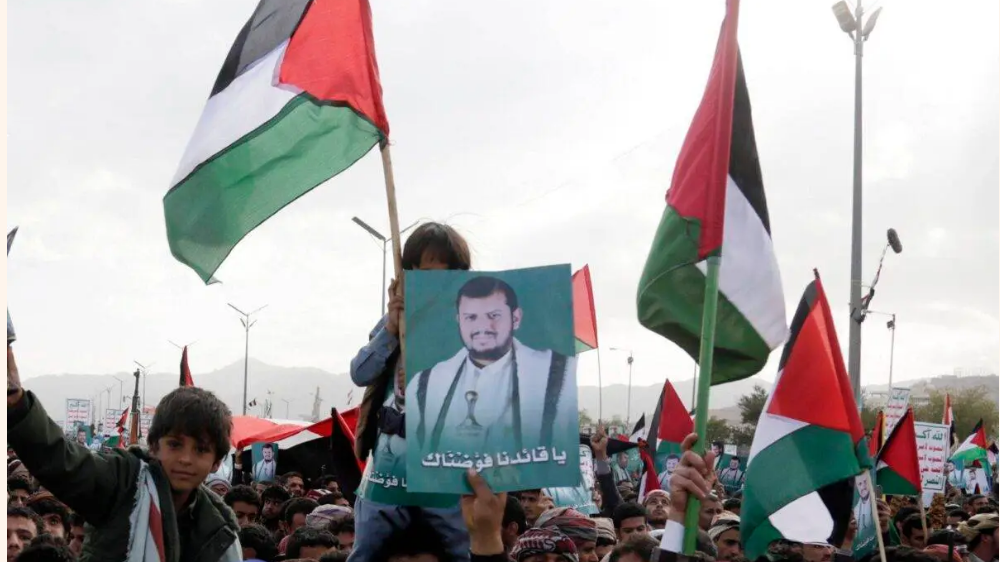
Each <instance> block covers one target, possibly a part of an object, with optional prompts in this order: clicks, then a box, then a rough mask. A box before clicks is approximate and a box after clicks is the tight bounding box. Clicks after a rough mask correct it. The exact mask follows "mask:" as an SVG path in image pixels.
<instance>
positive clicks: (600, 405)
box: [597, 345, 632, 431]
mask: <svg viewBox="0 0 1000 562" xmlns="http://www.w3.org/2000/svg"><path fill="white" fill-rule="evenodd" d="M601 381H602V379H601V346H600V345H598V346H597V423H598V425H600V423H601V420H603V419H604V383H603V382H601ZM625 431H632V428H631V427H626V428H625Z"/></svg>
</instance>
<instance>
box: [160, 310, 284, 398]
mask: <svg viewBox="0 0 1000 562" xmlns="http://www.w3.org/2000/svg"><path fill="white" fill-rule="evenodd" d="M227 304H228V305H229V307H230V308H232V309H233V310H235V311H236V312H238V313H240V315H241V316H243V318H240V323H242V324H243V331H244V332H245V333H246V339H245V340H244V348H243V415H244V416H245V415H247V380H249V375H250V328H253V325H254V324H256V323H257V321H256V320H253V321H251V320H250V317H251V316H253V315H254V314H257V313H258V312H260V311H261V310H264V309H265V308H267V305H266V304H265V305H264V306H262V307H260V308H257V309H256V310H254V311H251V312H243V311H242V310H240V309H238V308H236V306H235V305H233V303H227ZM175 345H176V344H175Z"/></svg>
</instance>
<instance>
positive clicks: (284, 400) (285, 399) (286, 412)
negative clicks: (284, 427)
mask: <svg viewBox="0 0 1000 562" xmlns="http://www.w3.org/2000/svg"><path fill="white" fill-rule="evenodd" d="M281 401H282V402H284V403H285V419H286V420H287V419H290V418H289V417H288V415H289V414H288V406H289V404H291V403H292V401H291V400H289V399H287V398H282V399H281Z"/></svg>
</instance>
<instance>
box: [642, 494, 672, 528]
mask: <svg viewBox="0 0 1000 562" xmlns="http://www.w3.org/2000/svg"><path fill="white" fill-rule="evenodd" d="M642 507H645V508H646V522H647V523H649V527H650V528H651V529H662V528H663V527H665V526H666V525H667V516H668V515H669V514H668V513H667V509H668V508H669V507H670V494H668V493H667V492H666V491H664V490H650V491H649V492H648V493H647V494H646V497H645V498H643V500H642Z"/></svg>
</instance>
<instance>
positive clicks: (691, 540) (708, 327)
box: [684, 256, 721, 556]
mask: <svg viewBox="0 0 1000 562" xmlns="http://www.w3.org/2000/svg"><path fill="white" fill-rule="evenodd" d="M720 261H721V258H720V257H719V256H709V257H708V264H707V265H708V268H707V271H706V272H705V305H704V310H703V313H702V318H701V347H700V349H699V357H698V365H699V366H700V371H701V372H700V373H699V374H700V376H699V377H698V400H697V405H696V407H695V412H694V429H695V432H696V433H697V434H698V441H697V442H696V443H695V447H696V450H695V452H696V453H698V454H704V451H705V438H706V434H707V429H708V394H709V390H710V389H711V386H712V359H713V353H714V351H715V321H716V315H717V310H718V305H719V262H720ZM700 512H701V502H700V501H699V500H698V498H694V497H689V498H688V504H687V513H686V514H685V517H684V554H686V555H688V556H691V555H693V554H694V552H695V542H696V541H697V539H698V515H699V513H700Z"/></svg>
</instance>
